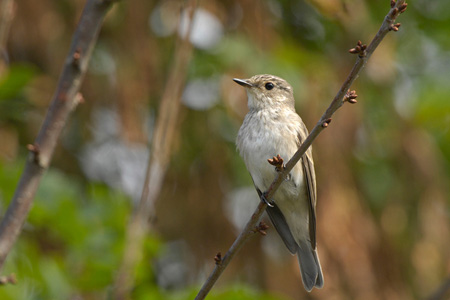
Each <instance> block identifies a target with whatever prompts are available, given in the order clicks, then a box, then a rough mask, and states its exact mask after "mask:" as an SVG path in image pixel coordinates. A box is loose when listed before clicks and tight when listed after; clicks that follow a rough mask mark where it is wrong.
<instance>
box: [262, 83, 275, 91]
mask: <svg viewBox="0 0 450 300" xmlns="http://www.w3.org/2000/svg"><path fill="white" fill-rule="evenodd" d="M264 87H265V88H266V90H269V91H270V90H271V89H273V88H274V85H273V83H272V82H268V83H266V85H265V86H264Z"/></svg>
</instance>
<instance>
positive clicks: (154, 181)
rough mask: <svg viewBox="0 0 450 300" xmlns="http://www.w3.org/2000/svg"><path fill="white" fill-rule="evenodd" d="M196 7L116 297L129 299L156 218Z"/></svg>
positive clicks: (178, 54)
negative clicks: (135, 271) (155, 212)
mask: <svg viewBox="0 0 450 300" xmlns="http://www.w3.org/2000/svg"><path fill="white" fill-rule="evenodd" d="M195 8H196V1H195V0H193V1H190V3H189V5H188V7H187V10H186V11H187V12H189V25H188V27H189V28H188V30H187V34H186V36H185V37H184V38H180V39H178V40H177V46H176V49H175V53H174V61H173V65H172V67H171V70H170V72H169V77H168V79H167V82H166V86H165V89H164V93H163V95H162V98H161V105H160V107H159V111H158V119H157V121H156V125H155V130H154V135H153V141H152V145H151V149H150V158H149V162H148V166H147V172H146V176H145V182H144V187H143V191H142V196H141V199H140V202H139V204H138V206H137V207H136V209H135V211H134V213H133V215H132V216H131V218H130V221H129V223H128V226H127V229H126V237H125V249H124V254H123V258H122V264H121V267H120V270H119V273H118V275H117V277H116V281H115V284H114V299H118V300H119V299H120V300H122V299H128V298H129V293H130V290H131V288H132V286H133V282H134V270H135V269H136V266H137V265H138V264H139V262H140V261H141V259H142V244H143V241H144V239H145V236H146V235H147V233H148V231H149V224H148V223H149V222H148V221H149V219H151V218H152V217H153V213H154V204H155V201H156V199H157V197H158V196H159V193H160V191H161V187H162V182H163V180H164V176H165V174H166V170H167V166H168V164H169V161H170V155H171V154H172V151H171V148H172V144H173V139H174V135H175V133H176V130H177V120H178V116H179V111H180V101H181V95H182V92H183V87H184V85H185V81H186V75H187V69H188V65H189V61H190V59H191V55H192V45H191V43H190V42H189V34H190V32H191V27H192V19H193V16H194V11H195Z"/></svg>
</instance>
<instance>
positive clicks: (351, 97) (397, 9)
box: [195, 0, 407, 300]
mask: <svg viewBox="0 0 450 300" xmlns="http://www.w3.org/2000/svg"><path fill="white" fill-rule="evenodd" d="M406 7H407V4H406V3H405V0H398V1H395V0H391V9H390V11H389V13H388V14H387V15H386V17H385V18H384V21H383V23H382V24H381V27H380V29H379V30H378V32H377V34H376V35H375V37H374V38H373V40H372V42H371V43H370V44H369V46H366V45H362V43H361V42H358V44H357V46H356V47H355V48H353V49H351V50H350V51H349V52H350V53H354V54H358V58H357V60H356V63H355V65H354V66H353V68H352V70H351V71H350V74H349V75H348V76H347V79H346V80H345V81H344V83H343V84H342V86H341V88H340V89H339V91H338V93H337V94H336V96H335V97H334V99H333V101H332V102H331V104H330V106H329V107H328V108H327V110H326V111H325V113H324V114H323V115H322V117H321V118H320V120H319V122H317V124H316V126H314V128H313V130H312V131H311V133H310V134H309V135H308V137H307V138H306V139H305V140H304V141H303V144H302V145H301V146H300V148H298V150H297V152H296V153H295V154H294V156H293V157H292V158H291V159H290V160H289V161H288V162H287V164H286V166H285V168H284V169H282V170H281V171H280V172H278V174H277V176H276V178H275V179H274V181H273V182H272V184H271V185H270V187H269V188H268V189H267V191H266V192H265V195H266V198H267V199H271V198H272V197H273V195H274V194H275V192H276V190H277V189H278V188H279V187H280V185H281V183H282V182H283V181H284V180H283V179H284V178H286V176H287V175H288V174H289V172H290V171H291V170H292V168H293V167H294V166H295V164H297V163H298V161H299V160H300V158H301V157H302V156H303V154H305V152H306V150H307V149H308V148H309V147H310V146H311V144H312V142H313V141H314V140H315V139H316V137H317V136H318V135H319V134H320V133H321V132H322V130H324V129H325V128H327V127H328V125H329V123H330V122H331V117H332V115H333V114H334V113H335V112H336V111H337V110H338V109H339V108H340V107H341V106H342V105H343V104H344V102H349V103H355V102H356V101H355V96H356V95H355V94H354V92H353V91H351V92H350V91H349V89H350V87H351V85H352V83H353V82H354V81H355V79H356V78H357V77H358V75H359V73H360V72H361V70H362V68H363V67H364V66H365V64H366V63H367V60H368V59H369V58H370V56H371V55H372V53H373V52H374V51H375V49H376V48H377V47H378V45H379V44H380V42H381V41H382V40H383V38H384V37H385V36H386V34H387V33H388V32H389V31H398V28H399V27H400V24H399V23H397V24H394V21H395V19H396V18H397V17H398V16H399V15H400V14H401V13H403V12H404V11H405V10H406ZM266 207H267V204H266V203H265V202H263V201H261V202H260V203H259V205H258V207H257V208H256V210H255V211H254V212H253V214H252V216H251V218H250V220H249V221H248V222H247V224H246V225H245V228H244V229H243V230H242V232H241V233H240V235H239V236H238V237H237V238H236V240H235V241H234V243H233V245H232V246H231V247H230V249H229V250H228V251H227V253H226V254H225V256H224V257H223V259H222V260H221V261H220V263H216V266H215V267H214V270H213V271H212V273H211V274H210V275H209V277H208V279H207V280H206V281H205V283H204V284H203V286H202V288H201V290H200V291H199V293H198V294H197V296H196V297H195V300H201V299H204V298H205V297H206V296H207V295H208V293H209V291H210V290H211V289H212V287H213V286H214V284H215V283H216V281H217V279H218V278H219V277H220V275H221V274H222V272H223V271H224V270H225V268H226V267H227V265H228V264H229V263H230V261H231V260H232V259H233V257H234V256H235V255H236V253H237V252H238V251H239V250H240V249H241V248H242V246H243V245H244V243H245V242H246V241H247V239H248V238H249V237H250V236H252V235H253V233H254V231H253V228H255V226H256V224H257V222H258V221H259V220H260V218H261V216H262V214H263V212H264V210H265V209H266Z"/></svg>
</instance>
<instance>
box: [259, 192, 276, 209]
mask: <svg viewBox="0 0 450 300" xmlns="http://www.w3.org/2000/svg"><path fill="white" fill-rule="evenodd" d="M261 201H262V202H264V203H265V204H267V206H269V207H273V206H274V205H273V202H269V200H267V198H266V193H262V194H261Z"/></svg>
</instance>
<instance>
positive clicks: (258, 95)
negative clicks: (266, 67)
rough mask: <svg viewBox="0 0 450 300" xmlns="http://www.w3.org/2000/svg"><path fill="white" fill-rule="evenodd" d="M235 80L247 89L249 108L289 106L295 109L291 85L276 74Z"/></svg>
mask: <svg viewBox="0 0 450 300" xmlns="http://www.w3.org/2000/svg"><path fill="white" fill-rule="evenodd" d="M233 80H234V82H236V83H238V84H240V85H242V86H243V87H245V89H246V90H247V95H248V107H249V109H256V110H259V109H265V108H276V107H288V108H291V109H294V94H293V91H292V87H291V85H290V84H289V83H288V82H287V81H286V80H284V79H282V78H280V77H277V76H274V75H268V74H264V75H255V76H253V77H251V78H249V79H238V78H234V79H233Z"/></svg>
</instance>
